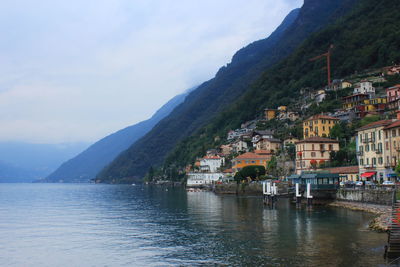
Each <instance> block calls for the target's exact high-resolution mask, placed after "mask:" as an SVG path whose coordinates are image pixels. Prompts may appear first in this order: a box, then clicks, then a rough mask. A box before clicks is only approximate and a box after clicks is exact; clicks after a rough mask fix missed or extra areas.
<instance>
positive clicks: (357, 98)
mask: <svg viewBox="0 0 400 267" xmlns="http://www.w3.org/2000/svg"><path fill="white" fill-rule="evenodd" d="M368 98H369V95H368V94H355V95H349V96H345V97H343V98H342V107H343V109H344V110H349V109H353V108H355V107H356V106H359V105H362V104H363V103H364V100H366V99H368Z"/></svg>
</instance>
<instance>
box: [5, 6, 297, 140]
mask: <svg viewBox="0 0 400 267" xmlns="http://www.w3.org/2000/svg"><path fill="white" fill-rule="evenodd" d="M302 3H303V1H302V0H234V1H232V0H218V1H216V0H83V1H82V0H69V1H65V0H36V1H32V0H13V1H1V2H0V32H1V33H2V35H1V38H0V125H1V126H0V142H3V141H23V142H30V143H68V142H95V141H96V140H98V139H100V138H102V137H104V136H106V135H108V134H110V133H112V132H115V131H117V130H119V129H122V128H125V127H127V126H129V125H132V124H135V123H137V122H139V121H142V120H145V119H147V118H149V117H150V116H151V115H152V114H153V113H154V112H155V111H156V110H157V109H158V108H159V107H161V106H162V105H163V104H164V103H165V102H167V101H168V100H169V99H170V98H172V97H174V96H175V95H177V94H179V93H182V92H183V91H185V90H186V89H188V88H190V87H192V86H195V85H198V84H200V83H202V82H204V81H206V80H208V79H210V78H212V77H213V76H214V75H215V73H216V72H217V71H218V69H219V68H220V67H221V66H223V65H226V64H227V63H229V62H230V60H231V57H232V56H233V54H234V53H235V52H236V51H237V50H239V49H240V48H242V47H244V46H246V45H247V44H249V43H251V42H253V41H255V40H258V39H262V38H265V37H267V36H268V35H269V34H270V33H271V32H272V31H273V30H274V29H275V28H276V27H277V26H278V25H279V24H280V22H281V21H282V20H283V18H284V17H285V16H286V15H287V14H288V13H289V12H290V11H291V10H292V9H294V8H296V7H300V6H301V5H302Z"/></svg>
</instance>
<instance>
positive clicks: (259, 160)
mask: <svg viewBox="0 0 400 267" xmlns="http://www.w3.org/2000/svg"><path fill="white" fill-rule="evenodd" d="M272 155H273V154H272V153H271V152H270V151H259V150H256V151H254V153H253V152H247V153H244V154H242V155H239V156H237V157H236V158H234V159H232V170H233V171H234V172H237V171H240V170H241V169H243V168H244V167H246V166H253V165H261V166H264V167H267V163H268V162H269V161H270V160H271V158H272Z"/></svg>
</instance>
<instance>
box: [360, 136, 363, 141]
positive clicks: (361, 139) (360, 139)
mask: <svg viewBox="0 0 400 267" xmlns="http://www.w3.org/2000/svg"><path fill="white" fill-rule="evenodd" d="M362 140H363V138H362V134H360V142H362Z"/></svg>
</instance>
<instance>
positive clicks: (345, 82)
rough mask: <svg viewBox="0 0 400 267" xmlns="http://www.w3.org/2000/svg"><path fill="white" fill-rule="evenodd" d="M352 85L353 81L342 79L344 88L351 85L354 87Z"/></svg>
mask: <svg viewBox="0 0 400 267" xmlns="http://www.w3.org/2000/svg"><path fill="white" fill-rule="evenodd" d="M352 86H353V84H352V83H351V82H349V81H342V89H345V88H350V87H352Z"/></svg>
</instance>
